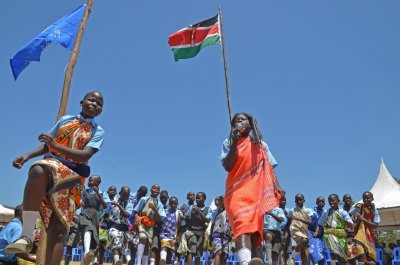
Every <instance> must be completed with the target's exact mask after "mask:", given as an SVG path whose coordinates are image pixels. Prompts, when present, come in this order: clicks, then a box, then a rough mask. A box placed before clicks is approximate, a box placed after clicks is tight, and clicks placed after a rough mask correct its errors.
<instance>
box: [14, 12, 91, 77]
mask: <svg viewBox="0 0 400 265" xmlns="http://www.w3.org/2000/svg"><path fill="white" fill-rule="evenodd" d="M85 6H86V5H82V6H80V7H79V8H77V9H76V10H75V11H73V12H72V13H70V14H68V15H66V16H64V17H62V18H60V19H59V20H57V21H56V22H54V23H53V24H51V25H50V26H48V27H47V28H46V29H45V30H43V31H42V32H41V33H40V34H39V35H37V36H36V37H35V38H34V39H33V40H31V41H30V42H29V43H28V44H27V45H25V47H23V48H22V49H21V50H20V51H19V52H17V53H16V54H15V55H14V56H13V57H12V58H11V59H10V65H11V69H12V72H13V75H14V79H15V80H17V78H18V76H19V74H20V73H21V72H22V70H24V69H25V68H26V67H27V66H28V65H29V64H30V63H31V62H32V61H37V62H39V61H40V55H41V53H42V51H43V50H44V49H45V48H46V47H47V45H49V44H50V43H52V42H55V43H60V44H61V45H62V46H64V47H65V48H68V49H70V50H72V49H73V47H74V43H75V38H76V34H77V33H78V29H79V25H80V22H81V20H82V17H83V13H84V11H85Z"/></svg>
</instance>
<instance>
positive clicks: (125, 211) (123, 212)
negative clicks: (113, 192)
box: [111, 201, 130, 217]
mask: <svg viewBox="0 0 400 265" xmlns="http://www.w3.org/2000/svg"><path fill="white" fill-rule="evenodd" d="M111 204H112V205H115V206H117V207H118V208H119V211H120V213H121V215H122V217H129V216H130V214H129V212H128V211H127V210H125V209H124V207H122V205H121V204H119V203H118V202H116V201H112V202H111Z"/></svg>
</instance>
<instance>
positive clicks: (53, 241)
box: [45, 213, 67, 265]
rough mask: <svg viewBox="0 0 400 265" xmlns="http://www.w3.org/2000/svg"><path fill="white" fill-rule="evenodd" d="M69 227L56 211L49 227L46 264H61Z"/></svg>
mask: <svg viewBox="0 0 400 265" xmlns="http://www.w3.org/2000/svg"><path fill="white" fill-rule="evenodd" d="M66 233H67V229H66V228H65V226H64V225H63V224H62V223H61V221H60V220H59V219H58V217H57V215H56V214H55V213H53V214H52V216H51V218H50V223H49V227H48V229H47V245H46V258H45V265H60V262H61V259H62V255H63V252H64V240H65V235H66Z"/></svg>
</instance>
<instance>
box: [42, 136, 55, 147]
mask: <svg viewBox="0 0 400 265" xmlns="http://www.w3.org/2000/svg"><path fill="white" fill-rule="evenodd" d="M39 141H40V142H42V143H44V144H45V145H47V147H53V146H54V145H55V142H54V139H53V137H52V136H51V135H50V134H48V133H42V134H41V135H39Z"/></svg>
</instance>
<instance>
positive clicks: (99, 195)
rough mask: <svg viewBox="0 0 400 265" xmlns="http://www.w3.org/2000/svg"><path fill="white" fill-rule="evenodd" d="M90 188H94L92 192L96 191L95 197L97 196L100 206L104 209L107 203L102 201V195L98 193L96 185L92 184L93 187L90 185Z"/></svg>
mask: <svg viewBox="0 0 400 265" xmlns="http://www.w3.org/2000/svg"><path fill="white" fill-rule="evenodd" d="M92 190H94V192H96V194H97V197H99V200H100V204H101V206H102V207H103V208H104V209H105V208H107V203H106V202H105V201H104V199H103V195H102V194H101V193H100V191H99V188H98V187H96V186H93V187H92Z"/></svg>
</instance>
